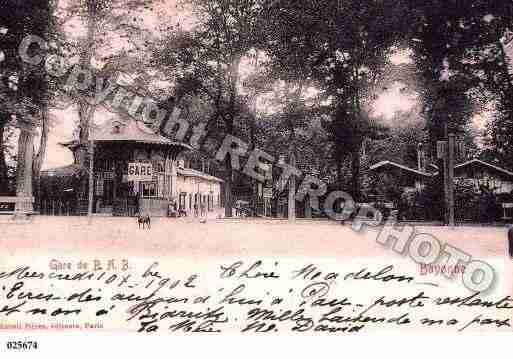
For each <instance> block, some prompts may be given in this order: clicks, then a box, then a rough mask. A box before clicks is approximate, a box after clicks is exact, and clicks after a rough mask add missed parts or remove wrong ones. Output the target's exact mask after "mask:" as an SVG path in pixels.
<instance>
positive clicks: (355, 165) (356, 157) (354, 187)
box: [351, 147, 360, 201]
mask: <svg viewBox="0 0 513 359" xmlns="http://www.w3.org/2000/svg"><path fill="white" fill-rule="evenodd" d="M359 178H360V147H358V148H357V149H356V150H354V151H353V153H352V154H351V192H352V193H351V195H352V196H353V198H354V199H355V200H356V201H358V200H359V199H360V181H359Z"/></svg>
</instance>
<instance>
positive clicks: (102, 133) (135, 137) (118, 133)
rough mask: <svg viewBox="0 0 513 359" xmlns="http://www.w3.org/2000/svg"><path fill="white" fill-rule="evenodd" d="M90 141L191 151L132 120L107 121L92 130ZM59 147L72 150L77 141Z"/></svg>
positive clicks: (187, 147) (188, 147)
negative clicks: (149, 145) (169, 147)
mask: <svg viewBox="0 0 513 359" xmlns="http://www.w3.org/2000/svg"><path fill="white" fill-rule="evenodd" d="M91 139H92V140H93V141H95V142H134V143H147V144H154V145H164V146H166V145H168V146H181V147H183V148H185V149H189V150H190V149H192V147H191V146H189V145H188V144H186V143H183V142H177V141H172V140H170V139H169V138H166V137H164V136H162V135H160V134H159V133H155V131H154V130H153V129H151V128H150V127H148V126H147V125H146V124H145V123H143V122H142V121H137V120H133V119H128V120H121V119H119V118H116V119H112V120H108V121H106V122H105V123H104V124H102V125H100V126H98V127H94V128H92V131H91ZM61 145H63V146H66V147H69V148H73V147H76V146H78V141H77V140H73V141H69V142H64V143H61Z"/></svg>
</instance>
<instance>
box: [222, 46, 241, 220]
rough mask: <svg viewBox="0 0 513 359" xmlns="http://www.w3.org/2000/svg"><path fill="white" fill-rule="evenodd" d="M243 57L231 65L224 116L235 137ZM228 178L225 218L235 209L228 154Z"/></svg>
mask: <svg viewBox="0 0 513 359" xmlns="http://www.w3.org/2000/svg"><path fill="white" fill-rule="evenodd" d="M240 61H241V57H240V56H237V57H236V58H234V59H233V61H232V63H231V64H230V69H229V74H230V101H229V106H228V111H227V113H226V114H225V115H224V116H223V119H224V122H225V125H226V133H227V134H228V135H233V134H234V133H233V132H234V130H233V125H234V120H235V116H236V101H237V96H238V93H237V84H238V82H239V66H240ZM225 164H226V176H225V177H226V178H225V181H226V182H225V200H226V203H225V216H226V217H232V216H233V214H232V208H233V196H232V185H233V181H232V178H233V168H232V162H231V156H230V155H229V154H228V155H227V156H226V161H225Z"/></svg>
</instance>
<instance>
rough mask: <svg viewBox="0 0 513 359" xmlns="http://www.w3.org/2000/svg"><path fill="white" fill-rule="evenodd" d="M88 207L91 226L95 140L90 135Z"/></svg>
mask: <svg viewBox="0 0 513 359" xmlns="http://www.w3.org/2000/svg"><path fill="white" fill-rule="evenodd" d="M88 197H89V198H88V200H89V201H88V205H87V216H88V218H89V224H91V222H92V219H93V202H94V140H93V138H92V137H91V134H89V196H88Z"/></svg>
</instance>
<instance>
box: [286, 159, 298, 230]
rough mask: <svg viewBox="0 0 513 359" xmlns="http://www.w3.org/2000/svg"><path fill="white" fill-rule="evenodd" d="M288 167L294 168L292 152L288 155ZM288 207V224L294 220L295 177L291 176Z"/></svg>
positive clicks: (294, 161) (294, 160)
mask: <svg viewBox="0 0 513 359" xmlns="http://www.w3.org/2000/svg"><path fill="white" fill-rule="evenodd" d="M290 165H291V166H292V167H296V156H295V155H294V152H291V154H290ZM288 207H289V213H288V218H289V222H294V221H295V220H296V177H295V176H294V175H291V176H290V178H289V198H288Z"/></svg>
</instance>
